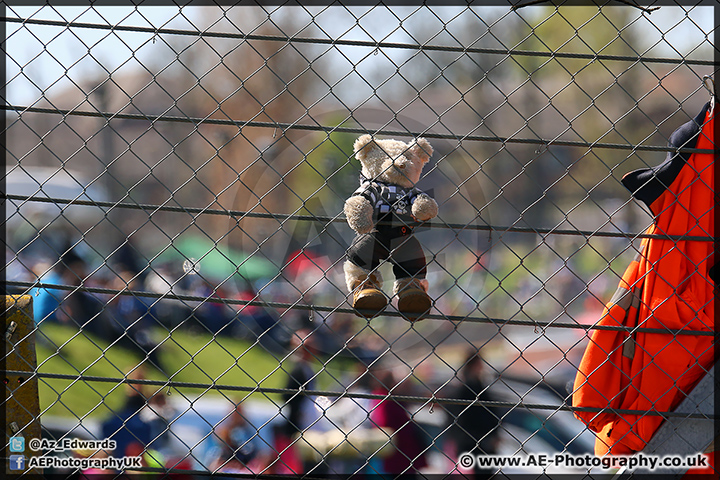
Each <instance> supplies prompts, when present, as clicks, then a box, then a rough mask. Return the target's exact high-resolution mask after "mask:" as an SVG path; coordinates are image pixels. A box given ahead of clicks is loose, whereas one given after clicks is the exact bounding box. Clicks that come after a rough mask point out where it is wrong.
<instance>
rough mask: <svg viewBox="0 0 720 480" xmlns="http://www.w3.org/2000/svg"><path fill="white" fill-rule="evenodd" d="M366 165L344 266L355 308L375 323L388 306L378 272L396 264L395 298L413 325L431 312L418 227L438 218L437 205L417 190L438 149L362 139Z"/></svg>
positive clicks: (350, 209)
mask: <svg viewBox="0 0 720 480" xmlns="http://www.w3.org/2000/svg"><path fill="white" fill-rule="evenodd" d="M353 150H354V153H355V158H356V159H357V160H359V161H360V164H361V166H362V170H361V174H360V188H358V189H357V190H355V192H354V193H353V194H352V195H351V196H350V198H348V199H347V200H346V201H345V206H344V209H343V210H344V212H345V216H346V218H347V222H348V224H349V225H350V228H352V229H353V230H354V231H355V233H356V235H355V238H354V239H353V242H352V245H351V246H350V248H349V249H348V251H347V260H346V261H345V263H344V265H343V267H344V271H345V281H346V284H347V288H348V291H349V292H350V293H351V294H352V306H353V308H355V309H356V310H358V313H359V314H361V315H362V316H364V317H367V318H371V317H373V316H375V315H377V314H378V313H379V312H381V311H382V310H383V309H384V308H385V307H386V306H387V305H388V300H389V299H388V297H387V296H386V295H385V294H384V293H383V291H382V285H383V280H382V277H381V275H380V271H379V270H378V265H380V263H381V261H389V262H390V263H392V265H393V274H394V276H395V284H394V286H393V296H395V295H397V297H398V310H399V311H400V312H401V313H402V314H404V316H405V318H407V319H408V320H409V321H415V320H418V319H420V318H422V317H423V316H424V315H425V314H426V313H427V312H428V311H429V310H430V308H431V306H432V300H431V299H430V296H429V295H428V293H427V291H428V281H427V280H426V279H425V276H426V274H427V264H426V260H425V252H424V251H423V249H422V246H421V245H420V242H419V241H418V240H417V238H415V236H414V235H413V227H414V226H416V225H417V223H418V222H425V221H428V220H430V219H431V218H434V217H435V216H437V213H438V205H437V202H436V201H435V200H434V199H433V198H432V197H430V196H429V195H427V194H426V193H423V192H422V191H420V190H419V189H417V188H416V187H415V184H416V183H417V182H418V181H419V180H420V174H421V172H422V169H423V167H424V166H425V164H426V163H427V162H428V161H429V160H430V156H431V155H432V153H433V148H432V147H431V146H430V143H429V142H428V141H427V140H426V139H424V138H417V139H414V140H412V141H411V142H410V143H405V142H401V141H398V140H391V139H387V140H380V139H376V138H373V137H372V136H370V135H362V136H361V137H360V138H358V139H357V140H356V141H355V144H354V146H353Z"/></svg>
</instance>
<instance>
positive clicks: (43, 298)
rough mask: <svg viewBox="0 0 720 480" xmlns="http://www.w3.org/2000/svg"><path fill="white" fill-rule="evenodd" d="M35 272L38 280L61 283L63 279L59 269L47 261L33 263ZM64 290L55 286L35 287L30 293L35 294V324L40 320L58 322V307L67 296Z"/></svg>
mask: <svg viewBox="0 0 720 480" xmlns="http://www.w3.org/2000/svg"><path fill="white" fill-rule="evenodd" d="M32 271H33V273H34V274H35V275H36V277H37V281H38V282H40V283H44V284H48V285H60V284H62V279H61V278H60V275H59V274H58V273H57V271H56V270H55V269H54V268H52V267H51V265H50V264H49V263H47V262H45V261H40V262H38V263H36V264H35V265H33V267H32ZM65 293H66V292H65V291H64V290H58V289H55V288H33V289H32V290H30V294H31V295H32V296H33V317H34V320H35V324H36V325H37V324H39V323H40V322H57V321H58V317H59V316H60V312H59V311H58V308H59V307H60V303H61V302H62V300H63V298H64V297H65Z"/></svg>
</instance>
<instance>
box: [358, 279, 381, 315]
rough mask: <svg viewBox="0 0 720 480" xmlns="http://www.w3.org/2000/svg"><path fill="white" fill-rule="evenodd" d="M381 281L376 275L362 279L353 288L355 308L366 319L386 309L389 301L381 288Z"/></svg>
mask: <svg viewBox="0 0 720 480" xmlns="http://www.w3.org/2000/svg"><path fill="white" fill-rule="evenodd" d="M379 286H380V284H379V280H378V278H377V277H376V276H375V275H374V274H370V275H367V276H366V277H365V278H360V279H358V280H357V282H356V283H355V285H354V288H353V304H352V306H353V308H354V309H356V310H358V314H359V315H360V316H363V317H365V318H372V317H374V316H375V315H377V314H378V313H380V312H381V311H383V310H384V309H385V307H386V306H387V304H388V299H387V297H386V296H385V294H384V293H383V292H382V291H381V290H380V288H379Z"/></svg>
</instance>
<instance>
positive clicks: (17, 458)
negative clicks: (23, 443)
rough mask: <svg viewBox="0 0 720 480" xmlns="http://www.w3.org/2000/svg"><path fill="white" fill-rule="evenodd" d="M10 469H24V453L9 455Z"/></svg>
mask: <svg viewBox="0 0 720 480" xmlns="http://www.w3.org/2000/svg"><path fill="white" fill-rule="evenodd" d="M10 470H25V455H10Z"/></svg>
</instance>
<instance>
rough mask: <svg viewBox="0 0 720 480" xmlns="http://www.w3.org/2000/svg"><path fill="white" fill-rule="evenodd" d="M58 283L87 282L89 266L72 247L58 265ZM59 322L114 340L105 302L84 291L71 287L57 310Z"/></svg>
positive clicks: (74, 283) (78, 283)
mask: <svg viewBox="0 0 720 480" xmlns="http://www.w3.org/2000/svg"><path fill="white" fill-rule="evenodd" d="M57 270H58V273H59V274H60V277H61V283H62V284H64V285H69V286H78V287H79V286H80V285H87V281H88V277H89V275H88V265H87V262H85V260H84V259H83V258H82V257H81V256H80V255H78V254H77V253H76V252H75V250H74V249H72V248H70V249H68V250H67V251H66V252H65V253H63V255H62V257H61V258H60V263H59V265H58V267H57ZM58 313H62V315H61V316H60V320H61V321H65V322H66V323H69V324H70V325H73V326H77V327H80V328H82V329H83V330H85V331H87V332H90V333H92V334H94V335H97V336H98V337H100V338H102V339H103V340H106V341H108V342H112V341H114V340H115V339H116V337H115V336H113V334H112V331H111V330H110V329H109V328H108V321H107V317H106V312H105V309H104V305H103V303H102V302H100V301H99V300H98V299H97V298H96V297H95V296H94V295H93V294H91V293H89V292H87V291H84V290H79V289H78V290H70V291H68V293H67V295H66V296H65V298H64V300H63V301H62V305H61V307H60V309H59V311H58Z"/></svg>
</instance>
